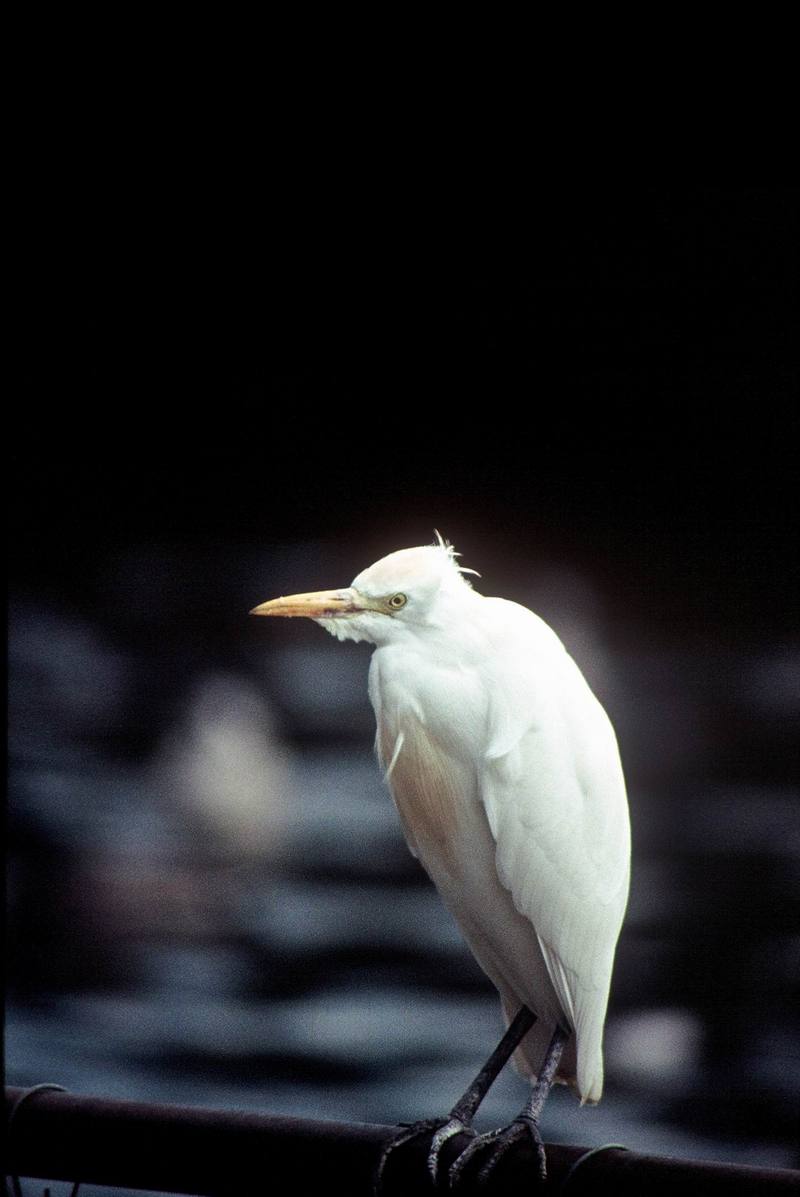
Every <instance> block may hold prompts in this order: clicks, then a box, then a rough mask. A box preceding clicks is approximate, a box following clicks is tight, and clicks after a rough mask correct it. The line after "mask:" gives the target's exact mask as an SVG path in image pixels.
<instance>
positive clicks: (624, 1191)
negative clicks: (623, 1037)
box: [6, 1087, 800, 1197]
mask: <svg viewBox="0 0 800 1197" xmlns="http://www.w3.org/2000/svg"><path fill="white" fill-rule="evenodd" d="M25 1093H26V1090H24V1089H19V1088H7V1089H6V1118H7V1119H8V1116H9V1115H10V1113H11V1111H12V1110H15V1112H14V1117H13V1124H12V1126H11V1127H10V1133H9V1135H8V1141H7V1151H6V1172H7V1173H8V1174H9V1175H12V1176H21V1177H35V1178H37V1179H40V1180H48V1181H50V1180H64V1181H76V1180H80V1181H82V1182H84V1183H85V1184H103V1185H109V1186H112V1187H113V1186H118V1187H124V1188H133V1189H145V1190H148V1189H149V1190H156V1191H160V1192H165V1193H180V1194H190V1195H191V1197H234V1194H235V1195H236V1197H242V1195H243V1194H244V1195H246V1194H251V1193H252V1194H256V1193H258V1194H261V1193H265V1194H266V1193H278V1194H280V1193H291V1192H297V1193H314V1192H319V1193H327V1192H328V1191H330V1190H331V1189H334V1188H335V1189H340V1190H343V1191H345V1192H346V1193H347V1194H348V1195H349V1197H361V1195H362V1194H363V1197H371V1194H372V1178H373V1175H374V1172H375V1168H376V1165H377V1162H378V1159H379V1157H380V1153H381V1150H382V1148H383V1146H384V1144H385V1143H387V1142H388V1140H389V1139H391V1137H392V1136H393V1135H394V1134H396V1133H397V1129H398V1128H397V1127H391V1126H376V1125H372V1124H368V1123H344V1122H315V1121H310V1120H308V1119H300V1118H287V1117H282V1116H277V1115H268V1114H257V1113H252V1112H239V1111H231V1110H213V1109H205V1108H197V1107H194V1106H175V1105H161V1104H158V1105H155V1104H151V1103H148V1102H131V1101H112V1100H109V1099H106V1098H97V1097H81V1096H77V1095H75V1094H70V1093H65V1092H59V1091H57V1090H56V1089H54V1088H46V1087H43V1088H42V1089H40V1090H38V1091H37V1092H36V1093H33V1094H31V1096H30V1097H27V1098H25V1100H23V1101H22V1102H21V1103H20V1098H22V1097H23V1095H24V1094H25ZM15 1107H16V1109H15ZM464 1142H465V1140H464V1139H463V1137H461V1136H459V1137H458V1138H457V1139H454V1140H451V1141H450V1142H449V1143H448V1144H447V1145H446V1148H445V1152H444V1153H443V1160H444V1162H445V1164H446V1163H447V1162H448V1159H449V1158H453V1157H455V1155H456V1154H457V1153H458V1151H460V1150H461V1147H462V1146H463V1143H464ZM588 1151H589V1149H588V1148H582V1147H568V1146H562V1145H559V1144H556V1143H553V1144H549V1145H548V1146H547V1161H548V1181H547V1184H546V1185H545V1186H544V1187H543V1188H542V1189H540V1190H538V1191H540V1192H542V1193H564V1194H565V1197H579V1195H580V1194H589V1193H594V1192H596V1191H597V1188H598V1186H609V1191H611V1192H613V1193H614V1195H615V1197H629V1195H630V1197H634V1195H636V1197H641V1194H642V1193H647V1194H648V1195H649V1194H653V1195H654V1197H659V1195H660V1194H665V1195H666V1194H669V1197H675V1195H676V1194H692V1195H694V1194H698V1195H702V1197H740V1195H741V1197H752V1195H753V1194H759V1193H764V1194H772V1193H774V1194H778V1193H790V1192H793V1193H795V1194H797V1193H800V1172H795V1171H792V1170H789V1169H767V1168H754V1167H744V1166H740V1165H735V1164H716V1163H707V1162H705V1161H699V1160H679V1159H667V1158H661V1157H657V1156H647V1155H642V1154H640V1153H638V1152H635V1151H626V1150H624V1149H623V1148H617V1147H609V1148H608V1149H604V1150H600V1151H597V1150H594V1151H593V1152H592V1155H591V1156H587V1158H586V1159H585V1160H584V1161H583V1162H582V1163H581V1165H580V1166H579V1167H578V1168H577V1169H575V1168H574V1166H575V1164H576V1163H577V1162H578V1161H579V1160H581V1159H582V1157H584V1156H586V1155H587V1152H588ZM448 1152H449V1156H448V1154H447V1153H448ZM425 1154H426V1150H425V1143H424V1141H422V1140H420V1141H419V1142H414V1143H412V1144H410V1145H408V1146H407V1147H405V1148H403V1149H401V1151H399V1152H397V1154H396V1156H394V1157H393V1158H392V1159H391V1161H390V1165H389V1167H387V1170H386V1174H385V1188H384V1192H385V1194H386V1197H392V1195H394V1197H397V1195H399V1194H404V1195H405V1197H408V1195H409V1194H416V1193H424V1192H425V1191H426V1187H427V1186H426V1182H425ZM533 1166H534V1165H533V1160H532V1155H531V1153H530V1152H529V1151H528V1150H527V1149H526V1148H524V1147H523V1148H521V1149H519V1150H518V1151H515V1152H509V1155H508V1157H507V1162H504V1164H503V1166H502V1167H501V1168H498V1169H497V1172H496V1174H495V1177H494V1180H493V1181H492V1183H490V1184H489V1185H488V1186H486V1187H485V1188H482V1189H481V1190H480V1192H481V1194H482V1195H483V1197H497V1195H498V1194H501V1193H503V1194H508V1195H509V1197H512V1195H513V1194H525V1195H526V1197H530V1194H531V1192H532V1191H533V1189H532V1168H533ZM572 1169H574V1171H572V1174H571V1176H570V1171H571V1170H572ZM568 1177H569V1181H568V1183H567V1184H566V1185H565V1181H566V1180H567V1178H568ZM477 1191H478V1190H477V1189H476V1190H475V1192H476V1193H477ZM468 1192H469V1190H467V1189H464V1190H463V1193H464V1197H467V1194H468Z"/></svg>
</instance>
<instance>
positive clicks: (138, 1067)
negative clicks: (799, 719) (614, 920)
mask: <svg viewBox="0 0 800 1197" xmlns="http://www.w3.org/2000/svg"><path fill="white" fill-rule="evenodd" d="M167 140H168V139H167ZM175 152H176V155H177V159H176V161H172V160H171V159H170V155H169V153H168V152H167V150H166V149H162V151H161V153H162V154H163V161H162V160H161V159H159V161H158V162H157V163H156V164H155V168H154V169H153V170H152V171H150V172H149V173H147V174H145V175H141V174H139V173H138V172H137V171H136V170H133V169H131V166H130V163H129V161H128V160H126V159H125V158H124V157H123V156H122V155H121V154H119V153H114V152H113V150H108V151H107V153H106V155H105V156H104V157H103V158H102V161H101V163H100V165H101V167H102V169H100V170H97V165H98V164H97V163H96V162H95V163H94V166H95V171H94V173H93V174H92V186H91V187H88V186H84V175H83V166H84V164H83V162H82V159H81V158H80V157H78V158H77V159H73V158H72V157H71V156H70V155H69V154H68V153H67V154H64V155H63V156H62V157H60V158H58V159H56V160H55V161H54V164H53V168H52V170H51V171H50V172H49V174H48V172H45V175H47V178H46V180H45V182H47V183H48V185H47V186H45V185H43V184H42V178H43V176H41V175H39V176H37V179H38V183H37V185H36V186H33V185H31V187H30V193H29V195H27V196H26V200H27V211H26V215H25V220H24V222H23V224H22V228H21V230H20V235H19V245H20V249H21V256H22V259H23V270H22V271H21V272H20V281H19V283H18V284H17V285H16V287H15V294H14V299H15V307H16V310H17V312H18V314H19V319H18V321H17V323H16V325H15V338H14V346H15V348H17V350H18V352H19V354H20V358H21V361H22V378H21V383H20V385H19V388H18V390H17V392H16V394H17V396H18V397H17V400H16V402H15V403H14V405H13V410H14V417H15V418H14V429H13V432H12V434H11V436H10V439H9V447H8V449H7V456H8V460H9V466H10V469H9V476H10V482H11V485H10V507H11V568H10V573H11V586H10V640H9V661H10V690H9V708H10V769H9V778H10V799H9V807H8V831H9V843H10V855H9V866H8V879H9V890H10V899H9V915H8V940H9V956H10V960H9V968H8V978H9V989H8V1004H7V1030H6V1052H7V1076H8V1080H9V1082H10V1083H16V1084H29V1083H30V1084H32V1083H35V1082H37V1081H42V1080H53V1081H58V1082H60V1083H62V1084H65V1085H67V1086H69V1087H71V1088H73V1089H75V1090H78V1091H83V1092H93V1093H98V1094H106V1095H109V1096H131V1097H149V1098H155V1099H164V1100H180V1101H187V1102H197V1103H204V1104H209V1103H211V1104H232V1105H253V1106H259V1107H263V1108H265V1109H268V1110H272V1111H275V1112H284V1113H293V1112H300V1113H303V1114H306V1115H308V1116H328V1117H342V1118H361V1119H365V1120H371V1121H398V1120H400V1119H413V1118H416V1117H422V1116H428V1115H432V1114H434V1113H437V1112H440V1111H443V1110H444V1109H446V1108H449V1106H450V1105H451V1104H452V1101H453V1099H454V1098H455V1096H456V1095H457V1094H459V1093H460V1092H461V1091H462V1089H463V1087H464V1085H465V1083H466V1081H467V1079H468V1078H469V1077H470V1076H471V1074H472V1072H474V1070H475V1068H476V1067H477V1065H478V1064H479V1063H480V1062H481V1060H482V1059H483V1057H484V1056H485V1054H486V1052H487V1051H488V1049H489V1047H490V1046H491V1045H492V1044H493V1042H494V1040H495V1038H496V1036H497V1034H498V1031H499V1028H500V1023H499V1014H498V1012H497V1010H496V1003H495V999H494V997H493V994H492V991H491V987H490V986H489V984H488V982H486V981H485V979H484V978H483V977H482V975H481V973H480V972H479V970H478V969H477V967H476V966H475V965H474V964H473V963H472V962H471V959H470V958H469V956H468V955H467V954H466V950H465V949H464V948H463V947H462V946H461V944H460V940H459V938H458V935H457V932H456V931H455V930H454V928H453V927H452V926H451V925H450V923H449V916H447V915H446V914H445V912H444V910H443V909H442V908H441V907H440V906H439V904H438V900H437V898H436V895H435V894H434V893H433V892H432V890H430V888H429V886H428V883H427V881H426V879H425V878H424V876H423V875H422V874H421V872H420V870H419V869H418V867H417V865H416V864H415V862H414V861H413V860H412V859H411V857H410V856H409V855H408V853H407V851H406V849H405V847H404V845H403V842H402V839H401V836H400V831H399V827H398V825H397V823H396V819H395V816H394V811H393V809H392V806H391V802H390V800H389V798H388V795H386V794H385V793H384V792H383V789H382V784H381V781H380V776H379V773H378V770H377V767H376V766H375V764H374V761H373V759H372V756H371V737H372V724H371V712H370V710H369V707H368V702H367V697H366V670H367V662H368V657H369V650H368V649H367V648H366V646H353V645H340V644H336V643H335V642H334V641H333V640H332V639H330V638H329V637H327V636H326V635H325V633H324V632H323V631H322V630H320V629H319V628H316V627H314V626H313V625H306V624H304V623H302V621H296V622H293V623H291V624H288V623H280V624H279V626H277V627H272V626H265V623H267V622H268V621H256V620H248V619H247V611H248V610H249V609H250V608H251V607H252V606H253V605H255V604H256V603H257V602H260V601H262V600H264V599H266V598H268V597H272V596H274V595H276V594H279V593H288V592H291V591H293V590H300V589H316V588H320V587H327V586H335V585H339V584H343V583H348V582H349V581H350V580H351V578H352V577H353V576H354V575H355V574H356V573H357V572H359V570H360V569H361V568H363V567H364V566H365V565H367V564H368V563H370V562H371V561H372V560H374V559H376V558H377V557H379V556H382V555H383V554H385V553H387V552H390V551H391V550H393V549H395V548H400V547H404V546H407V545H411V544H419V543H426V542H429V541H430V540H431V539H432V537H433V530H434V528H438V529H439V530H440V531H441V532H442V533H443V534H444V535H446V536H447V537H448V538H449V539H450V540H451V541H452V542H453V543H454V544H455V546H456V547H457V548H458V549H459V550H460V551H461V552H462V554H463V561H464V563H465V564H466V565H469V566H472V567H474V568H476V569H478V570H479V571H480V573H481V575H482V577H481V579H480V581H477V582H476V585H477V588H478V589H480V590H482V591H483V592H484V593H494V594H501V595H503V596H505V597H510V598H515V599H518V600H519V601H522V602H525V603H526V604H528V605H530V606H532V607H533V608H534V609H535V610H537V611H538V612H539V613H540V614H541V615H543V616H544V617H545V618H546V619H547V620H548V621H549V622H550V623H551V624H552V625H553V626H554V627H555V628H556V630H557V631H558V632H559V634H561V636H562V638H563V639H564V640H565V642H566V644H567V647H568V648H569V649H570V650H571V651H572V652H573V654H574V655H575V657H576V658H577V660H578V662H579V664H580V665H581V667H582V668H583V669H584V671H585V672H586V674H587V676H588V677H589V679H590V681H591V682H592V684H593V686H594V688H595V690H596V691H597V693H598V694H599V696H600V697H601V699H602V700H603V702H604V703H605V705H606V706H607V708H608V710H609V712H610V714H611V715H612V718H613V720H614V722H615V725H616V727H617V729H618V734H619V738H620V743H621V748H622V755H623V761H624V763H625V765H626V771H627V775H628V781H629V790H630V800H631V810H632V822H633V831H634V880H633V890H632V898H631V907H630V914H629V918H628V921H627V923H626V926H625V929H624V931H623V935H622V939H621V943H620V949H619V957H618V967H617V972H616V978H615V983H614V987H613V992H612V1002H611V1008H610V1013H609V1022H608V1031H607V1078H608V1079H607V1092H606V1097H605V1098H604V1101H603V1103H602V1104H601V1105H600V1106H599V1107H598V1108H597V1109H596V1110H583V1111H581V1110H579V1109H578V1107H577V1104H576V1103H575V1102H574V1101H573V1100H572V1098H571V1097H570V1096H569V1095H567V1094H563V1093H562V1094H559V1095H557V1097H556V1099H554V1100H553V1102H552V1103H551V1105H550V1106H549V1108H548V1113H547V1123H546V1126H545V1131H546V1137H549V1138H551V1139H554V1140H561V1141H573V1142H579V1143H587V1144H595V1143H600V1142H605V1141H609V1140H613V1141H615V1142H624V1143H627V1144H629V1145H630V1146H631V1147H636V1148H639V1149H643V1150H651V1151H656V1152H662V1151H663V1152H674V1153H677V1154H684V1155H695V1156H697V1155H700V1156H706V1157H712V1158H720V1159H730V1160H736V1159H738V1160H742V1161H752V1162H763V1163H768V1164H769V1163H773V1164H788V1163H791V1162H793V1160H794V1156H793V1152H794V1145H795V1139H796V1119H797V1114H798V1107H797V1092H798V1082H799V1081H800V1042H799V1037H798V1027H797V1018H796V1007H795V1006H794V1004H793V1002H794V999H795V998H796V993H794V992H793V987H794V986H796V979H797V976H798V963H799V961H798V945H800V918H798V903H797V894H798V885H797V883H798V873H799V872H800V825H799V824H798V805H797V790H796V780H797V778H796V769H795V768H794V766H795V764H796V759H795V756H794V744H795V738H794V737H795V728H796V715H797V704H798V680H799V678H800V646H799V645H798V639H797V632H796V623H795V619H794V612H795V609H796V608H795V604H796V597H795V596H796V584H797V554H796V535H795V523H796V521H795V508H796V500H795V491H796V482H795V473H796V468H795V467H796V456H797V433H798V427H797V382H798V378H797V352H796V350H797V337H796V329H797V304H796V282H797V229H796V213H797V192H796V191H791V190H770V189H756V188H749V189H690V190H678V189H670V188H658V189H652V188H651V189H647V188H632V189H628V190H622V189H620V190H618V191H614V192H613V193H612V192H608V191H602V192H599V193H598V191H597V190H595V191H594V192H592V191H590V190H588V189H587V188H584V187H580V188H579V187H577V186H576V187H573V188H572V189H565V190H563V191H560V192H558V193H556V192H551V193H548V192H546V191H545V192H542V193H541V194H536V195H535V196H532V197H528V196H526V197H524V204H522V203H520V201H519V199H516V200H515V201H513V202H512V201H509V202H508V203H506V202H505V201H504V200H503V197H502V196H495V197H494V202H493V203H492V204H491V205H487V206H486V207H481V205H480V204H479V203H477V202H473V203H471V204H470V205H467V204H465V203H464V202H463V200H456V199H453V200H450V201H447V202H445V200H444V199H443V198H442V197H441V196H439V195H438V193H437V195H436V196H435V197H434V196H430V197H429V196H428V195H427V194H426V189H425V188H424V187H422V186H419V187H417V186H412V185H411V184H409V183H408V182H405V183H403V182H402V181H401V180H398V179H395V178H393V177H392V175H391V172H389V171H386V172H385V173H384V174H382V175H381V176H380V177H379V178H376V179H375V180H374V181H373V184H372V185H371V187H368V188H367V187H364V188H362V187H356V186H352V187H350V186H344V185H342V184H341V183H337V182H336V176H335V175H334V174H332V173H330V172H326V171H325V170H320V172H319V174H318V175H317V176H316V177H314V178H313V179H310V178H308V177H307V176H304V177H303V178H302V180H297V179H294V178H293V177H292V176H291V174H289V175H288V176H287V177H283V176H281V177H280V178H273V179H272V181H271V182H270V183H269V184H268V185H267V186H264V185H256V184H255V182H254V181H253V180H251V179H248V178H245V177H242V176H241V175H236V176H234V177H233V179H234V181H231V182H230V186H229V187H227V186H226V185H225V184H224V182H222V181H221V180H220V177H219V176H218V175H215V177H214V178H213V179H212V178H211V177H210V174H206V173H204V172H203V170H201V169H196V170H195V171H194V172H193V173H191V174H190V175H189V176H184V175H183V174H182V169H183V166H182V160H181V158H180V154H179V152H178V151H177V150H176V151H175ZM65 197H66V198H65ZM523 1097H524V1086H523V1085H522V1083H521V1082H520V1081H519V1079H518V1078H514V1077H511V1076H509V1077H507V1078H503V1080H502V1081H501V1082H500V1083H499V1084H498V1087H497V1091H496V1093H494V1094H493V1095H492V1097H491V1098H490V1100H489V1101H488V1102H487V1107H486V1117H487V1120H488V1121H491V1120H493V1119H494V1120H501V1119H504V1118H509V1117H511V1116H513V1115H514V1113H516V1111H517V1108H518V1106H519V1104H520V1102H521V1100H522V1098H523Z"/></svg>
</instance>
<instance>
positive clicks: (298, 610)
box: [250, 587, 368, 619]
mask: <svg viewBox="0 0 800 1197" xmlns="http://www.w3.org/2000/svg"><path fill="white" fill-rule="evenodd" d="M367 609H368V608H367V607H366V605H365V603H364V600H363V599H362V597H361V595H360V594H358V592H357V591H355V590H353V589H352V587H348V588H347V589H346V590H315V591H313V592H312V593H311V594H290V595H289V596H288V597H287V598H276V599H270V601H269V602H268V603H261V604H260V606H258V607H253V610H252V611H251V612H250V614H251V615H283V616H286V617H287V618H289V619H293V618H294V617H295V616H296V615H304V616H306V617H307V618H308V619H335V618H336V617H337V616H339V615H357V614H358V613H359V612H360V611H366V610H367Z"/></svg>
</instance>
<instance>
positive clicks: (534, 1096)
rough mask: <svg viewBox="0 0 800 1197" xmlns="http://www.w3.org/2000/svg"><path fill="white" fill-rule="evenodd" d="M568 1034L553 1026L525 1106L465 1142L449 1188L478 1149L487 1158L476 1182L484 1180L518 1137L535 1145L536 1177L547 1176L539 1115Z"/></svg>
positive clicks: (452, 1186) (462, 1172)
mask: <svg viewBox="0 0 800 1197" xmlns="http://www.w3.org/2000/svg"><path fill="white" fill-rule="evenodd" d="M568 1038H569V1036H568V1034H567V1033H566V1031H562V1029H561V1027H556V1029H555V1031H554V1033H553V1037H552V1039H551V1040H550V1044H549V1046H548V1048H547V1052H546V1054H545V1057H544V1061H543V1063H542V1067H541V1068H540V1070H539V1076H538V1078H537V1080H536V1084H535V1085H534V1087H533V1090H532V1091H531V1095H530V1097H529V1099H528V1101H527V1103H526V1104H525V1107H524V1109H523V1110H521V1111H520V1113H519V1114H518V1115H517V1117H516V1118H515V1119H514V1121H513V1122H511V1123H510V1124H509V1125H508V1126H502V1127H500V1128H499V1129H498V1130H495V1131H490V1132H489V1134H487V1135H477V1136H476V1137H475V1138H474V1139H473V1140H472V1142H471V1143H468V1144H467V1146H466V1147H465V1148H464V1150H463V1151H462V1152H461V1155H459V1157H458V1159H457V1160H456V1161H455V1163H454V1164H453V1165H452V1167H451V1168H450V1187H451V1188H456V1187H457V1186H458V1184H459V1182H460V1180H461V1178H462V1176H463V1174H464V1169H465V1168H466V1166H467V1165H468V1164H469V1162H470V1160H472V1159H474V1158H475V1156H476V1155H477V1154H478V1153H479V1152H481V1151H483V1150H484V1149H488V1150H489V1158H488V1160H487V1161H486V1163H485V1164H484V1165H483V1167H482V1168H481V1170H480V1172H479V1173H478V1181H479V1183H481V1184H483V1183H485V1181H486V1180H487V1179H488V1177H489V1175H490V1174H491V1173H492V1172H493V1171H494V1169H495V1167H496V1166H497V1164H498V1163H499V1161H500V1160H501V1159H502V1157H503V1156H504V1155H505V1153H506V1152H507V1151H508V1149H509V1147H511V1146H512V1145H513V1144H514V1143H516V1142H518V1141H519V1140H520V1139H525V1138H531V1139H533V1142H534V1144H535V1146H536V1155H537V1157H538V1160H539V1178H540V1179H541V1180H544V1179H545V1178H546V1176H547V1160H546V1158H545V1153H544V1143H543V1142H542V1136H541V1134H540V1132H539V1117H540V1115H541V1112H542V1110H543V1109H544V1103H545V1101H546V1100H547V1095H548V1093H549V1092H550V1089H551V1088H552V1085H553V1081H554V1080H555V1075H556V1072H557V1070H558V1063H559V1060H560V1059H561V1053H562V1051H563V1050H564V1044H565V1043H566V1042H567V1039H568Z"/></svg>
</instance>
